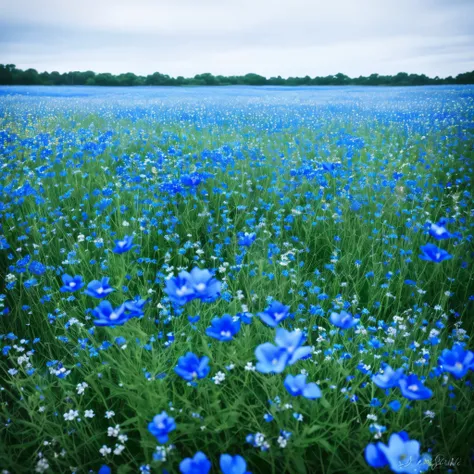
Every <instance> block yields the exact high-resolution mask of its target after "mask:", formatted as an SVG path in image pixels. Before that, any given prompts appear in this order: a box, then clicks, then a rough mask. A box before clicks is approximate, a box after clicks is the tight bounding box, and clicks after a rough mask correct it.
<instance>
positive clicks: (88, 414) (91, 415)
mask: <svg viewBox="0 0 474 474" xmlns="http://www.w3.org/2000/svg"><path fill="white" fill-rule="evenodd" d="M94 416H95V413H94V410H86V411H85V412H84V418H94Z"/></svg>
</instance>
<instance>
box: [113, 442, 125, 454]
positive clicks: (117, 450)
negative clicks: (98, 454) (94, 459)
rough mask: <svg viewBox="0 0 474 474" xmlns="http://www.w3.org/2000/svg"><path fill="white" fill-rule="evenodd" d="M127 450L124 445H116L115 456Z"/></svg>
mask: <svg viewBox="0 0 474 474" xmlns="http://www.w3.org/2000/svg"><path fill="white" fill-rule="evenodd" d="M124 449H125V446H124V445H123V444H116V445H115V449H114V454H117V455H119V454H122V451H123V450H124Z"/></svg>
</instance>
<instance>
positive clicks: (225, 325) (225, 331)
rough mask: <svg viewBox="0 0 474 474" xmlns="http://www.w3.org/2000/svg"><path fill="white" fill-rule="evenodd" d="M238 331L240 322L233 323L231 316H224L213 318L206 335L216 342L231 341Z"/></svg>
mask: <svg viewBox="0 0 474 474" xmlns="http://www.w3.org/2000/svg"><path fill="white" fill-rule="evenodd" d="M239 330H240V321H239V320H237V321H234V319H233V318H232V316H230V315H228V314H224V316H222V318H214V319H213V320H212V321H211V327H209V328H207V329H206V334H207V335H208V336H210V337H213V338H214V339H217V340H218V341H231V340H232V338H233V336H235V335H236V334H237V333H238V332H239Z"/></svg>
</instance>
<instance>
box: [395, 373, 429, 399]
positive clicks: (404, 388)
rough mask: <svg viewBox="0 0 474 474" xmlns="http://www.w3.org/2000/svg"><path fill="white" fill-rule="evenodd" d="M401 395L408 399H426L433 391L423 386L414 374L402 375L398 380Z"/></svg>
mask: <svg viewBox="0 0 474 474" xmlns="http://www.w3.org/2000/svg"><path fill="white" fill-rule="evenodd" d="M398 386H399V387H400V390H401V392H402V395H403V396H404V397H405V398H408V399H409V400H426V399H427V398H431V396H432V395H433V392H432V391H431V390H430V389H429V388H427V387H425V386H424V385H423V384H422V382H421V381H420V380H418V377H417V376H416V375H415V374H411V375H408V376H406V375H405V376H403V377H401V378H400V380H399V381H398Z"/></svg>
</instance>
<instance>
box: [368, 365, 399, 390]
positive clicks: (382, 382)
mask: <svg viewBox="0 0 474 474" xmlns="http://www.w3.org/2000/svg"><path fill="white" fill-rule="evenodd" d="M402 376H403V369H397V370H393V369H392V368H391V367H390V366H389V365H387V366H385V368H384V370H383V374H376V375H374V376H373V377H372V381H373V382H374V384H375V385H377V387H380V388H391V387H395V386H396V385H398V381H399V380H400V378H401V377H402Z"/></svg>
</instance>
